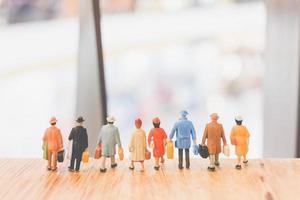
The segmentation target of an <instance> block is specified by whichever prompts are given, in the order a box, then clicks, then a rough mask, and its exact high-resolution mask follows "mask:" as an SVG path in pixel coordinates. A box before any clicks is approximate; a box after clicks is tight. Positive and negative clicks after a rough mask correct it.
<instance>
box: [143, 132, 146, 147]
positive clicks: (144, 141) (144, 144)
mask: <svg viewBox="0 0 300 200" xmlns="http://www.w3.org/2000/svg"><path fill="white" fill-rule="evenodd" d="M146 140H147V139H146V133H144V135H143V147H144V148H145V149H147V141H146Z"/></svg>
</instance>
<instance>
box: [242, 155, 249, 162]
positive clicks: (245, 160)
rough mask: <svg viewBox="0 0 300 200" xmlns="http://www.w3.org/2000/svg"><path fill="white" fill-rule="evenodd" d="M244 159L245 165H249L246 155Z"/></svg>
mask: <svg viewBox="0 0 300 200" xmlns="http://www.w3.org/2000/svg"><path fill="white" fill-rule="evenodd" d="M243 158H244V160H243V163H244V164H247V163H248V160H247V157H246V154H244V155H243Z"/></svg>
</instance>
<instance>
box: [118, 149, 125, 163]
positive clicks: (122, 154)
mask: <svg viewBox="0 0 300 200" xmlns="http://www.w3.org/2000/svg"><path fill="white" fill-rule="evenodd" d="M118 154H119V159H120V160H123V159H124V151H123V148H122V147H119V149H118Z"/></svg>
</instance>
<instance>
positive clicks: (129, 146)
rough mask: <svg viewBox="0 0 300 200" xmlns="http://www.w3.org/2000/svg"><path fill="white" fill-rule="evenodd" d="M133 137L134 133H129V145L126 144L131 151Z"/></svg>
mask: <svg viewBox="0 0 300 200" xmlns="http://www.w3.org/2000/svg"><path fill="white" fill-rule="evenodd" d="M133 138H134V133H133V134H132V135H131V138H130V142H129V145H128V149H129V152H131V151H132V147H133Z"/></svg>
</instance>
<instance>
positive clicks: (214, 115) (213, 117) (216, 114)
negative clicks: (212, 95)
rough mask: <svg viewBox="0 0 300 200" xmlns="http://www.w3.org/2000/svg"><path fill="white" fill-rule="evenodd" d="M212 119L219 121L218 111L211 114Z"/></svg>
mask: <svg viewBox="0 0 300 200" xmlns="http://www.w3.org/2000/svg"><path fill="white" fill-rule="evenodd" d="M210 119H211V121H214V122H216V121H218V119H219V115H218V113H212V114H211V115H210Z"/></svg>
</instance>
